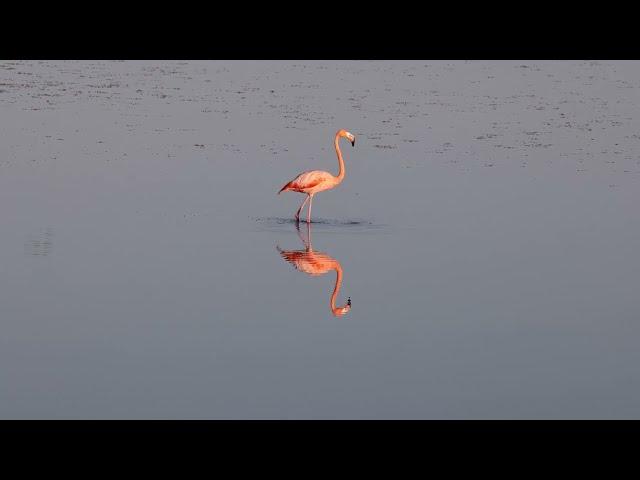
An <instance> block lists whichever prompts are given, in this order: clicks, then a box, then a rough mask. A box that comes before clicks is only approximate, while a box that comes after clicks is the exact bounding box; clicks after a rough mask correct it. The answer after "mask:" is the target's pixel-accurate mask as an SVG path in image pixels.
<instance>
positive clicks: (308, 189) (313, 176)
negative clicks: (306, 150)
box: [278, 130, 356, 223]
mask: <svg viewBox="0 0 640 480" xmlns="http://www.w3.org/2000/svg"><path fill="white" fill-rule="evenodd" d="M340 137H345V138H347V140H349V141H350V142H351V145H352V146H354V147H355V146H356V137H355V136H354V135H353V134H351V133H349V132H347V131H346V130H338V132H337V133H336V138H335V140H334V142H333V143H334V145H335V147H336V154H337V155H338V165H339V166H340V170H339V172H338V176H337V177H334V176H333V175H331V174H330V173H329V172H325V171H323V170H312V171H310V172H303V173H301V174H300V175H298V176H297V177H296V178H294V179H293V180H291V181H290V182H289V183H287V184H286V185H285V186H284V187H282V188H281V189H280V191H279V192H278V195H279V194H280V193H282V192H285V191H287V190H291V191H292V192H300V193H306V194H307V198H305V199H304V202H302V205H300V208H299V209H298V211H297V212H296V222H299V221H300V212H301V211H302V208H303V207H304V205H305V203H307V200H308V201H309V207H308V209H307V223H311V204H312V203H313V196H314V195H315V194H316V193H318V192H322V191H323V190H329V189H331V188H334V187H336V186H337V185H339V184H340V182H342V179H343V178H344V160H342V152H341V151H340V146H339V145H338V140H340Z"/></svg>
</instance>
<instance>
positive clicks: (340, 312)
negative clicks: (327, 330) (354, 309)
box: [332, 297, 351, 317]
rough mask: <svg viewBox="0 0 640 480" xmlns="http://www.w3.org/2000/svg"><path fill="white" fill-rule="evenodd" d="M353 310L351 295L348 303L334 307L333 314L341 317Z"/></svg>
mask: <svg viewBox="0 0 640 480" xmlns="http://www.w3.org/2000/svg"><path fill="white" fill-rule="evenodd" d="M349 310H351V297H349V298H348V299H347V303H346V304H345V305H344V306H342V307H335V308H333V309H332V312H333V315H334V316H336V317H341V316H342V315H346V314H347V313H349Z"/></svg>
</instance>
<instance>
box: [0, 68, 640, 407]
mask: <svg viewBox="0 0 640 480" xmlns="http://www.w3.org/2000/svg"><path fill="white" fill-rule="evenodd" d="M639 107H640V63H639V62H604V61H603V62H581V61H575V62H531V61H527V62H523V61H500V62H488V61H487V62H485V61H483V62H479V61H475V62H428V61H420V62H364V61H362V62H168V61H167V62H10V61H5V62H2V63H0V218H1V219H2V243H1V248H0V266H1V268H2V271H3V275H2V276H0V363H2V365H3V368H2V369H0V417H1V418H638V417H640V371H639V370H638V368H637V365H638V363H639V361H640V349H638V348H637V345H638V340H639V339H640V322H639V321H638V319H639V318H640V315H639V314H640V306H639V302H638V293H637V292H638V286H639V285H640V281H639V280H638V276H639V273H640V256H639V255H637V252H636V249H637V245H638V244H639V240H640V223H639V222H638V213H637V211H638V209H637V205H638V194H637V192H638V189H640V153H639V148H638V147H640V111H639ZM339 128H345V129H347V130H349V131H351V132H352V133H354V134H355V135H356V137H357V141H356V146H355V148H352V147H351V145H350V144H348V143H347V142H346V141H344V142H343V144H342V150H343V153H344V156H345V163H346V178H345V180H344V182H343V183H342V184H341V185H340V186H338V187H337V188H336V189H335V190H332V191H330V192H322V193H319V194H318V195H317V196H316V197H315V200H314V204H313V212H312V213H313V223H312V225H311V226H310V232H307V231H306V224H301V228H300V232H298V231H297V230H296V225H295V222H293V220H292V218H293V214H294V212H295V210H296V209H297V207H298V205H299V204H300V202H301V201H302V199H303V198H302V195H300V194H295V193H291V192H284V193H283V194H281V195H276V192H277V191H278V190H279V188H280V187H281V186H282V185H283V184H284V183H286V182H287V181H289V180H291V179H292V178H293V177H294V176H295V175H296V174H298V173H299V172H301V171H304V170H309V169H323V170H329V171H331V172H333V173H336V172H337V162H336V159H335V152H334V151H333V145H332V142H333V135H334V134H335V132H336V130H338V129H339ZM307 234H311V242H308V240H307ZM305 240H307V244H305ZM280 250H282V251H284V252H294V253H292V254H291V255H292V256H291V258H293V257H296V258H297V259H298V260H300V259H302V260H300V261H303V262H304V261H307V264H305V265H306V266H305V265H302V264H301V265H298V268H296V267H295V266H294V265H293V264H292V263H290V261H289V260H287V259H286V258H285V257H284V256H283V255H282V254H281V253H280ZM295 252H297V253H295ZM310 252H311V253H312V255H311V256H310V255H309V253H310ZM313 254H322V256H318V255H313ZM314 262H315V263H314ZM322 262H328V263H326V264H322V265H320V263H322ZM310 264H313V265H315V267H312V266H309V265H310ZM338 264H339V265H340V269H341V271H342V281H341V285H340V289H339V292H337V295H336V299H335V300H336V301H335V305H336V306H343V305H346V302H347V299H348V298H350V299H351V309H350V310H349V311H348V312H347V313H346V314H344V315H338V316H334V315H333V312H332V308H331V295H332V292H333V291H334V288H335V284H336V276H337V274H336V273H335V272H336V268H337V267H336V265H338ZM329 267H331V268H329ZM311 268H317V271H316V272H315V273H314V274H312V273H313V272H312V273H309V272H311V270H309V269H311ZM305 269H307V270H305ZM322 272H323V273H322Z"/></svg>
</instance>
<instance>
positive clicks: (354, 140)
mask: <svg viewBox="0 0 640 480" xmlns="http://www.w3.org/2000/svg"><path fill="white" fill-rule="evenodd" d="M351 146H352V147H355V146H356V139H355V138H354V139H353V140H351Z"/></svg>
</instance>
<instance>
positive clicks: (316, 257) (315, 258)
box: [278, 249, 335, 276]
mask: <svg viewBox="0 0 640 480" xmlns="http://www.w3.org/2000/svg"><path fill="white" fill-rule="evenodd" d="M278 251H279V252H280V255H281V256H282V258H284V259H285V260H286V261H287V262H289V263H290V264H291V265H293V266H294V267H295V268H296V270H300V271H301V272H304V273H306V274H308V275H313V276H316V275H324V274H325V273H327V272H328V271H329V270H332V269H333V268H335V267H334V264H335V260H334V259H333V258H331V257H330V256H329V255H327V254H326V253H322V252H306V251H302V250H280V249H278Z"/></svg>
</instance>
